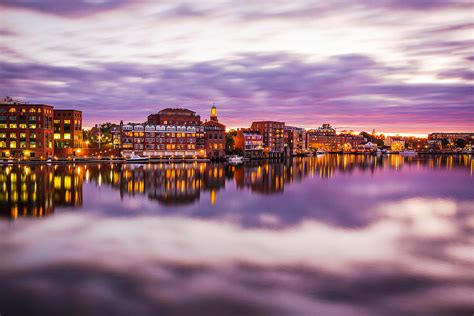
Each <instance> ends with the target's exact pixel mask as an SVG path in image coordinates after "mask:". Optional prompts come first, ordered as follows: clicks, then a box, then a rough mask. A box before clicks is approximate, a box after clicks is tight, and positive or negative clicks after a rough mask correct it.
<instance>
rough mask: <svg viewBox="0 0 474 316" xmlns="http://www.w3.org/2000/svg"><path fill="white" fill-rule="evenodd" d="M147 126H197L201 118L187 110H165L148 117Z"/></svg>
mask: <svg viewBox="0 0 474 316" xmlns="http://www.w3.org/2000/svg"><path fill="white" fill-rule="evenodd" d="M147 123H148V124H149V125H174V126H199V125H201V117H200V116H199V115H196V112H194V111H191V110H188V109H172V108H166V109H164V110H161V111H160V112H158V113H156V114H150V115H148V120H147Z"/></svg>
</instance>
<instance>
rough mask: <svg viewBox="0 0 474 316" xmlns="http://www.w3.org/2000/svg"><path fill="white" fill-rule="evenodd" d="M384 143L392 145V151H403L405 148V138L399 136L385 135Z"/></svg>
mask: <svg viewBox="0 0 474 316" xmlns="http://www.w3.org/2000/svg"><path fill="white" fill-rule="evenodd" d="M383 144H384V145H385V146H388V147H390V150H391V151H401V150H404V149H405V140H404V139H403V138H402V137H398V136H387V137H385V140H384V142H383Z"/></svg>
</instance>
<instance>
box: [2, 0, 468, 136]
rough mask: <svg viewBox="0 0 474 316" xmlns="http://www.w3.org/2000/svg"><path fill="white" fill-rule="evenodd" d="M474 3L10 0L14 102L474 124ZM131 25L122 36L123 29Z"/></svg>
mask: <svg viewBox="0 0 474 316" xmlns="http://www.w3.org/2000/svg"><path fill="white" fill-rule="evenodd" d="M472 9H474V5H473V3H472V2H470V1H425V0H416V1H410V2H409V3H407V2H403V3H402V2H398V1H379V2H377V3H372V2H371V1H338V2H337V3H321V2H314V1H299V2H298V3H297V4H290V3H288V2H286V1H277V2H276V4H275V2H274V1H272V2H266V1H264V2H263V3H259V4H255V3H252V2H250V1H243V2H239V5H238V7H236V6H235V5H233V2H232V1H224V2H219V3H217V2H212V3H199V4H196V3H193V2H191V1H180V2H169V1H162V2H160V3H153V2H152V1H130V0H119V1H65V2H61V3H60V4H58V3H56V2H55V1H48V0H46V1H41V2H36V1H26V2H16V1H11V0H0V10H1V12H2V13H1V14H2V19H1V21H0V38H1V39H2V40H1V41H0V52H1V54H0V74H1V76H2V78H3V84H2V85H1V86H0V93H1V94H2V95H12V96H14V97H16V98H19V99H22V100H24V101H29V102H32V103H33V102H42V103H48V104H52V105H55V106H56V107H57V108H76V109H79V110H82V111H83V112H84V113H85V116H84V125H85V126H88V127H91V126H93V125H94V124H95V123H101V122H105V121H112V122H117V121H120V120H124V122H125V121H132V122H133V121H143V120H145V118H146V116H147V115H148V114H150V113H155V112H158V111H159V110H160V109H162V108H166V107H175V106H177V105H178V106H179V107H186V108H190V109H192V110H194V111H196V112H198V113H199V114H200V115H201V116H202V117H203V119H204V118H206V117H207V115H208V113H209V109H210V106H211V105H212V103H213V102H215V103H216V105H217V107H218V109H219V119H220V120H221V121H223V122H225V124H226V125H227V126H228V129H230V128H236V127H243V126H247V125H249V124H250V122H251V121H256V120H263V119H267V118H269V119H272V120H278V121H284V122H286V124H288V125H296V126H301V127H305V128H311V127H317V126H319V125H321V124H322V123H326V122H327V123H331V124H332V125H334V126H336V127H339V128H340V129H347V130H351V129H352V130H355V131H362V130H365V131H367V132H370V131H371V130H372V129H375V130H376V131H377V132H381V133H382V132H383V133H385V134H387V135H390V134H395V133H399V134H410V135H416V134H417V135H420V134H423V135H425V134H428V133H430V132H443V131H446V132H448V131H449V132H461V131H470V130H471V129H472V126H474V93H473V81H474V71H473V67H472V62H473V61H474V54H473V53H472V47H473V44H474V39H473V31H474V23H472V13H471V12H472ZM117 30H119V31H117Z"/></svg>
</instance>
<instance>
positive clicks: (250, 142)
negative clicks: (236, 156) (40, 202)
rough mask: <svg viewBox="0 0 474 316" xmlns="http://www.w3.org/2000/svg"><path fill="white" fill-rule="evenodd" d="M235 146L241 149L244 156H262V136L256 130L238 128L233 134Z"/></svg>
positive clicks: (253, 157)
mask: <svg viewBox="0 0 474 316" xmlns="http://www.w3.org/2000/svg"><path fill="white" fill-rule="evenodd" d="M235 148H236V149H240V150H242V152H243V153H244V157H246V158H251V159H259V158H263V136H262V135H260V134H259V133H258V132H252V131H250V130H243V129H239V130H237V135H236V136H235Z"/></svg>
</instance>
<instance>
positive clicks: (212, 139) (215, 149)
mask: <svg viewBox="0 0 474 316" xmlns="http://www.w3.org/2000/svg"><path fill="white" fill-rule="evenodd" d="M202 127H203V128H204V148H205V150H206V157H207V158H210V159H222V158H224V157H225V125H224V124H221V123H219V120H218V119H217V108H216V107H215V106H212V108H211V116H210V118H209V121H207V122H205V123H204V124H202Z"/></svg>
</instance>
